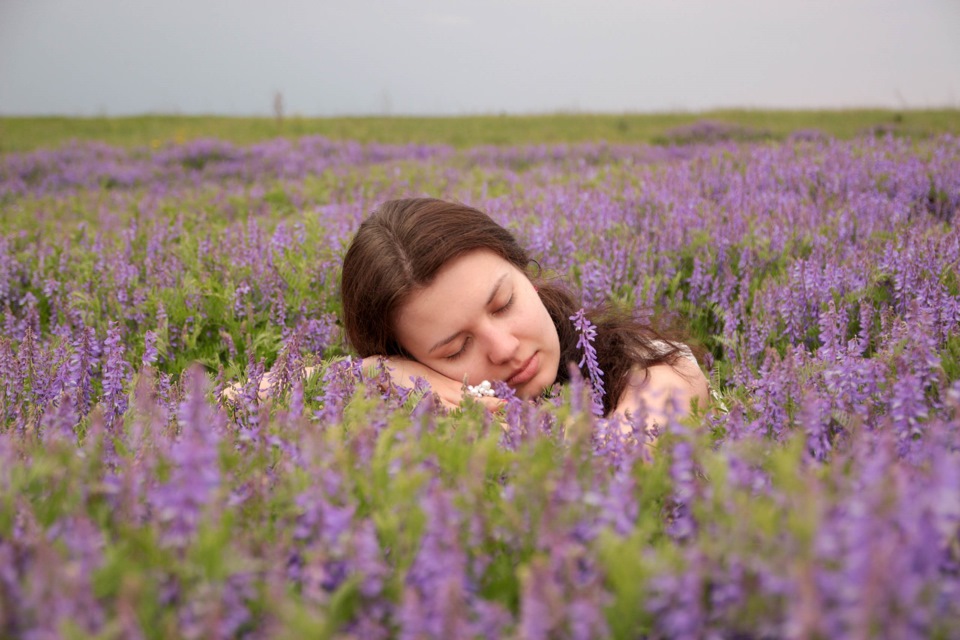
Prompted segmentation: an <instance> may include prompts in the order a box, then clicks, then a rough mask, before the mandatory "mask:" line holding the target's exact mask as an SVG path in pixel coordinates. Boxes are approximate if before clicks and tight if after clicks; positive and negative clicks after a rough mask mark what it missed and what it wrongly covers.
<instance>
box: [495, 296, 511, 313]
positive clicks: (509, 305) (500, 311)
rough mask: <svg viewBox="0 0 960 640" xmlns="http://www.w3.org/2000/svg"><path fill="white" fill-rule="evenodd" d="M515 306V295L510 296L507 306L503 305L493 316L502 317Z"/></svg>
mask: <svg viewBox="0 0 960 640" xmlns="http://www.w3.org/2000/svg"><path fill="white" fill-rule="evenodd" d="M512 306H513V294H510V299H509V300H507V304H505V305H503V306H502V307H500V308H499V309H497V310H496V311H494V312H493V315H495V316H500V315H503V314H504V313H506V312H507V311H509V310H510V307H512Z"/></svg>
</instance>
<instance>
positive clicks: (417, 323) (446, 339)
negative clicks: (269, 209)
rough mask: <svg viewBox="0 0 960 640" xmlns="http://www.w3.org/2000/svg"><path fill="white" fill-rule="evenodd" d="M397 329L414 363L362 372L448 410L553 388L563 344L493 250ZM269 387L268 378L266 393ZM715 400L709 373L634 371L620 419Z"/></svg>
mask: <svg viewBox="0 0 960 640" xmlns="http://www.w3.org/2000/svg"><path fill="white" fill-rule="evenodd" d="M395 324H396V326H395V331H396V334H397V340H398V341H399V342H400V344H401V345H403V348H404V350H405V351H406V352H407V353H409V354H410V355H411V356H412V359H407V358H398V357H391V358H389V359H385V358H381V357H379V356H370V357H368V358H364V360H363V367H364V369H365V370H370V368H375V367H377V366H379V364H380V363H381V362H383V364H384V366H386V367H387V370H388V372H389V373H390V377H391V380H392V382H393V383H394V384H395V385H397V386H402V387H410V386H411V385H412V382H411V380H412V379H416V378H423V379H425V380H426V381H427V382H428V383H429V384H430V387H431V389H432V390H433V392H434V393H436V394H437V396H438V397H439V399H440V401H441V403H442V404H443V405H444V406H446V407H448V408H455V407H458V406H460V404H461V402H462V401H463V391H464V384H465V383H466V384H474V385H475V384H478V383H480V382H481V381H482V380H490V381H494V380H502V381H505V382H506V383H507V384H508V385H510V386H511V387H512V388H513V389H514V390H515V392H516V394H517V396H518V397H520V398H524V399H533V398H536V397H538V396H539V395H541V394H542V393H543V391H544V390H545V389H547V388H548V387H550V386H551V385H552V384H553V383H554V382H555V380H556V376H557V371H558V370H559V365H560V345H559V339H558V337H557V331H556V327H555V326H554V324H553V321H552V319H551V318H550V315H549V313H548V312H547V310H546V308H545V307H544V305H543V303H542V301H541V300H540V297H539V294H538V293H537V291H536V288H535V287H534V286H533V284H532V283H531V282H530V280H529V278H527V276H526V274H524V272H523V271H521V270H519V269H517V267H515V266H514V265H513V264H511V263H509V262H507V261H506V260H504V259H503V258H501V257H500V256H498V255H496V254H494V253H492V252H490V251H486V250H476V251H471V252H469V253H466V254H464V255H462V256H459V257H457V258H455V259H453V260H450V261H449V262H448V263H447V264H446V265H444V267H443V268H442V269H440V271H439V272H438V273H437V275H436V277H435V278H434V280H433V282H431V283H430V285H429V286H427V287H425V288H423V289H421V290H419V291H417V292H416V293H414V294H413V295H412V296H411V297H410V299H409V300H408V301H407V302H406V304H404V305H403V306H402V307H401V308H400V309H399V311H398V313H397V316H396V320H395ZM307 373H308V374H309V371H308V372H307ZM270 384H271V383H270V380H269V378H268V377H267V376H265V377H264V382H262V383H261V391H264V390H265V389H268V388H269V387H270ZM231 390H232V394H231V395H233V394H235V393H236V392H237V391H238V389H234V388H231ZM225 395H226V392H225ZM228 397H229V396H228ZM708 398H709V392H708V387H707V380H706V378H705V377H704V375H703V372H702V371H701V370H700V368H699V367H698V366H697V365H696V364H695V363H694V362H693V361H691V360H689V359H687V358H683V357H681V358H678V359H677V361H676V362H675V363H674V364H673V365H672V366H671V365H667V364H662V365H656V366H652V367H649V368H647V369H646V370H645V371H644V370H642V369H639V368H638V369H637V370H636V371H634V372H633V373H632V374H631V378H630V380H629V381H628V383H627V385H626V390H625V391H624V393H623V394H622V396H621V398H620V400H619V402H618V403H617V405H616V408H615V409H614V411H613V414H615V415H619V416H620V417H628V416H629V415H631V414H636V412H638V411H644V412H645V415H646V424H647V426H648V427H650V426H652V425H654V424H663V423H664V422H665V420H666V418H667V417H668V415H669V414H670V413H671V412H672V407H676V409H677V410H678V411H679V412H680V413H681V414H683V413H686V412H688V411H689V409H690V407H691V406H692V403H694V402H696V403H698V404H699V406H701V407H703V406H706V403H707V400H708ZM478 401H479V402H481V403H483V404H484V405H485V406H486V407H487V408H489V409H490V410H496V409H497V408H499V407H500V406H501V405H502V401H500V400H498V399H496V398H480V399H478Z"/></svg>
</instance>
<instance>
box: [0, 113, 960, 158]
mask: <svg viewBox="0 0 960 640" xmlns="http://www.w3.org/2000/svg"><path fill="white" fill-rule="evenodd" d="M702 120H710V121H715V122H722V123H726V124H729V125H737V126H741V127H749V128H751V129H753V130H758V131H761V132H763V133H764V134H765V135H767V136H769V137H771V138H783V137H785V136H787V135H789V134H790V133H791V132H793V131H797V130H803V129H817V130H819V131H822V132H823V133H826V134H829V135H831V136H834V137H836V138H851V137H854V136H856V135H860V134H863V133H864V132H869V131H893V132H894V133H896V134H898V135H906V136H911V137H927V136H930V135H937V134H941V133H951V134H954V135H960V109H940V110H924V111H920V110H917V111H913V110H905V111H893V110H876V109H874V110H864V109H851V110H839V111H759V110H724V111H709V112H700V113H660V114H621V115H614V114H552V115H485V116H458V117H379V116H378V117H339V118H304V117H290V118H286V119H285V120H283V121H282V122H278V121H277V120H276V119H274V118H238V117H224V116H166V115H145V116H132V117H116V118H110V117H94V118H72V117H51V116H44V117H19V116H17V117H0V153H8V152H20V151H32V150H35V149H42V148H55V147H59V146H62V145H64V144H66V143H68V142H70V141H72V140H80V141H88V140H96V141H99V142H105V143H107V144H111V145H118V146H124V147H137V146H151V145H152V146H159V145H162V144H164V143H167V142H184V141H187V140H192V139H195V138H211V137H212V138H219V139H223V140H230V141H233V142H235V143H238V144H250V143H254V142H258V141H261V140H267V139H270V138H276V137H278V136H284V137H290V138H295V137H300V136H306V135H322V136H327V137H329V138H333V139H350V140H357V141H360V142H382V143H434V144H435V143H439V144H450V145H453V146H455V147H468V146H473V145H479V144H495V145H506V144H544V143H546V144H549V143H563V142H586V141H600V140H604V141H607V142H610V143H643V142H647V143H660V142H664V141H666V140H667V139H668V138H669V132H670V131H671V130H672V129H674V128H677V127H682V126H684V125H688V124H692V123H694V122H698V121H702Z"/></svg>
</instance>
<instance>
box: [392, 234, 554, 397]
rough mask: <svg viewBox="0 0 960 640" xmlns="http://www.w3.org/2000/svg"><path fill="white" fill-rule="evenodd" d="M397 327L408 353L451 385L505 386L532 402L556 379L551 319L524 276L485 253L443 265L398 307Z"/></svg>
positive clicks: (476, 252)
mask: <svg viewBox="0 0 960 640" xmlns="http://www.w3.org/2000/svg"><path fill="white" fill-rule="evenodd" d="M395 329H396V333H397V339H398V341H399V342H400V344H401V345H402V346H403V348H404V350H406V352H407V353H409V354H410V355H411V356H413V358H414V359H416V360H417V361H418V362H420V363H421V364H424V365H426V366H428V367H430V368H431V369H433V370H434V371H436V372H437V373H440V374H442V375H444V376H446V377H448V378H452V379H454V380H458V381H459V380H463V379H464V378H466V381H467V383H468V384H478V383H479V382H480V381H482V380H490V381H491V382H492V381H495V380H503V381H504V382H506V383H507V384H508V385H510V386H511V387H513V388H514V389H515V390H516V393H517V395H518V396H519V397H521V398H532V397H535V396H538V395H540V394H541V393H542V392H543V391H544V389H546V388H548V387H549V386H550V385H552V384H553V383H554V381H555V380H556V377H557V369H558V367H559V364H560V340H559V338H558V337H557V329H556V327H555V326H554V324H553V320H551V318H550V314H549V313H548V312H547V309H546V307H544V306H543V302H541V300H540V296H539V295H538V294H537V291H536V289H534V288H533V284H531V282H530V280H529V279H528V278H527V276H526V275H525V274H524V273H523V272H522V271H521V270H519V269H517V268H516V267H515V266H514V265H512V264H511V263H509V262H507V261H506V260H504V259H503V258H501V257H500V256H498V255H497V254H495V253H493V252H491V251H488V250H486V249H477V250H475V251H471V252H469V253H466V254H463V255H461V256H459V257H458V258H455V259H453V260H451V261H450V262H448V263H447V264H446V265H444V266H443V268H442V269H440V271H439V272H438V273H437V276H436V278H435V279H434V281H433V282H432V283H431V284H430V286H428V287H426V288H424V289H421V290H419V291H417V292H416V293H414V294H413V296H412V297H411V298H410V300H408V301H407V303H406V304H404V305H403V306H402V307H401V308H400V310H399V313H398V314H397V318H396V327H395Z"/></svg>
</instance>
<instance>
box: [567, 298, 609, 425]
mask: <svg viewBox="0 0 960 640" xmlns="http://www.w3.org/2000/svg"><path fill="white" fill-rule="evenodd" d="M570 320H571V321H572V322H573V327H574V329H575V330H576V331H577V334H578V336H579V337H578V338H577V348H578V349H582V350H583V356H581V358H580V362H578V363H577V366H578V367H580V369H581V370H582V369H583V367H584V365H586V368H587V376H588V377H589V379H590V384H591V386H592V387H593V413H594V415H597V416H602V415H603V396H604V388H603V371H602V370H601V369H600V365H599V364H598V363H597V350H596V349H595V348H594V346H593V341H594V340H595V339H596V337H597V328H596V327H595V326H593V323H592V322H590V320H589V319H587V317H586V315H585V312H584V310H583V309H580V310H579V311H577V313H575V314H573V315H572V316H570Z"/></svg>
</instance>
